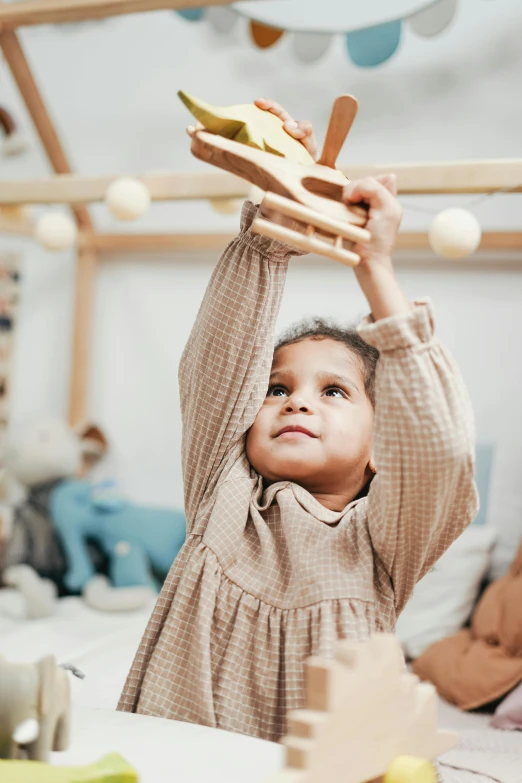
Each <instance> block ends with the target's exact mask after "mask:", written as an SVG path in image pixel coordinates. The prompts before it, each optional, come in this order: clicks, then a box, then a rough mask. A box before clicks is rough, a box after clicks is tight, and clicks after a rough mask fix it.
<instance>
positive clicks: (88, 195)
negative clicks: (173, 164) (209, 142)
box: [0, 171, 249, 205]
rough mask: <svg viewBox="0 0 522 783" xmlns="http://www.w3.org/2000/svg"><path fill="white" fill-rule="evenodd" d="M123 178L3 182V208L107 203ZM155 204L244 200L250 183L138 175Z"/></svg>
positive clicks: (208, 176)
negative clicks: (110, 191) (108, 194)
mask: <svg viewBox="0 0 522 783" xmlns="http://www.w3.org/2000/svg"><path fill="white" fill-rule="evenodd" d="M118 176H119V175H112V176H104V177H80V176H78V175H76V174H71V175H62V176H57V177H49V178H47V179H40V180H30V181H25V182H24V181H23V180H14V181H9V182H0V204H9V205H14V204H77V203H85V204H86V203H89V202H96V201H103V199H104V197H105V192H106V190H107V188H108V187H109V185H110V184H111V182H113V181H114V180H115V179H117V178H118ZM136 179H140V180H141V181H142V182H144V183H145V184H146V185H147V187H148V189H149V190H150V193H151V196H152V198H153V200H154V201H176V200H193V199H211V198H244V197H245V196H246V195H247V193H248V190H249V184H248V182H245V180H243V179H239V177H234V176H233V175H232V174H227V173H225V172H220V171H207V172H195V173H193V174H188V173H187V174H150V175H146V174H145V175H138V176H137V177H136Z"/></svg>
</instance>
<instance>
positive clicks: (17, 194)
mask: <svg viewBox="0 0 522 783" xmlns="http://www.w3.org/2000/svg"><path fill="white" fill-rule="evenodd" d="M343 170H344V171H345V173H346V174H349V176H350V178H351V179H353V178H355V177H363V176H371V175H374V174H376V173H386V172H388V171H390V172H395V173H397V175H398V180H399V191H400V194H402V195H414V194H416V195H433V194H452V193H493V192H495V191H498V190H509V192H512V193H521V192H522V158H516V159H512V160H510V159H505V160H482V161H468V162H460V161H455V162H449V163H419V164H413V163H411V164H410V163H408V164H405V163H395V164H380V165H379V164H377V165H375V166H357V167H352V168H350V167H343ZM119 176H122V175H119V174H113V175H109V176H107V175H105V176H102V177H82V176H80V175H77V174H61V175H58V176H56V177H49V178H46V179H39V180H27V181H23V180H15V181H4V182H0V205H1V204H9V205H13V204H79V203H90V202H97V201H103V199H104V196H105V192H106V190H107V188H108V186H109V185H110V184H111V182H113V181H114V180H115V179H117V178H118V177H119ZM135 176H136V179H140V180H141V181H142V182H144V183H145V184H146V185H147V187H148V189H149V190H150V193H151V196H152V199H153V200H154V201H177V200H197V199H217V198H227V199H228V198H245V197H246V196H247V194H248V192H249V190H250V187H251V186H250V184H249V183H248V182H247V181H246V180H243V179H240V178H239V177H235V176H233V175H232V174H228V173H227V172H221V171H212V170H210V171H204V172H201V171H198V172H193V173H182V174H176V173H173V172H165V173H164V174H141V175H140V174H138V175H135Z"/></svg>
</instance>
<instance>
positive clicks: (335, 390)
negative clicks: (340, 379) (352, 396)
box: [326, 386, 346, 397]
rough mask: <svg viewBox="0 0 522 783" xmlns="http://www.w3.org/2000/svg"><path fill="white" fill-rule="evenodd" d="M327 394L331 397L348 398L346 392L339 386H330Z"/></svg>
mask: <svg viewBox="0 0 522 783" xmlns="http://www.w3.org/2000/svg"><path fill="white" fill-rule="evenodd" d="M326 394H327V395H328V396H330V397H346V392H344V391H343V390H342V389H340V388H339V387H338V386H330V387H329V388H328V389H326Z"/></svg>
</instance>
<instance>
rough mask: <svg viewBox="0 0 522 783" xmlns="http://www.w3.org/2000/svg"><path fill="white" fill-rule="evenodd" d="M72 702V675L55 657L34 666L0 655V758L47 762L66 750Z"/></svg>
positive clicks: (44, 659) (47, 658) (43, 659)
mask: <svg viewBox="0 0 522 783" xmlns="http://www.w3.org/2000/svg"><path fill="white" fill-rule="evenodd" d="M70 701H71V699H70V689H69V675H68V674H67V672H66V671H64V669H62V668H61V667H59V666H57V665H56V661H55V659H54V657H53V656H52V655H50V656H47V657H46V658H42V660H41V661H38V663H35V664H29V663H27V664H26V663H10V662H9V661H7V660H6V659H5V658H4V657H3V656H0V758H4V759H16V758H20V757H23V756H24V755H25V756H26V757H27V759H29V760H36V761H47V759H48V756H49V753H50V751H51V750H66V749H67V747H68V745H69V721H70V708H71V706H70Z"/></svg>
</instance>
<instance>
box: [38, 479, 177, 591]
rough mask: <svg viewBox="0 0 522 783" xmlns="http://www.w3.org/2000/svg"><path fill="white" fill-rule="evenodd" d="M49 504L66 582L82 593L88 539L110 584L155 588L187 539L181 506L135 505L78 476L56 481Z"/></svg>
mask: <svg viewBox="0 0 522 783" xmlns="http://www.w3.org/2000/svg"><path fill="white" fill-rule="evenodd" d="M50 509H51V517H52V520H53V522H54V525H55V528H56V530H57V531H58V534H59V536H60V539H61V541H62V544H63V547H64V549H65V552H66V555H67V562H68V564H69V570H68V572H67V574H66V575H65V584H66V586H67V588H68V589H69V590H71V591H73V592H82V591H83V590H84V589H85V588H86V586H87V584H88V583H89V582H90V580H91V579H92V578H93V577H94V575H95V568H94V565H93V562H92V558H91V556H90V553H89V550H88V548H87V545H88V542H89V541H93V542H95V543H96V544H97V545H98V546H99V547H100V549H101V550H102V552H103V553H104V555H105V556H106V557H107V558H108V561H109V577H110V580H111V583H112V584H113V586H114V587H117V588H122V587H125V588H130V587H138V586H141V587H150V588H152V589H153V590H155V591H158V589H159V587H160V583H161V582H162V581H163V580H164V578H165V577H166V575H167V574H168V572H169V569H170V567H171V565H172V563H173V562H174V559H175V558H176V556H177V554H178V552H179V550H180V549H181V547H182V546H183V543H184V541H185V535H186V523H185V514H184V513H183V512H182V511H176V510H174V509H168V508H150V507H144V506H138V505H135V504H134V503H130V502H128V501H126V500H125V499H124V498H120V497H114V496H111V494H110V493H109V494H104V493H103V492H99V491H98V492H97V491H96V487H95V486H94V487H93V485H91V484H89V482H87V481H83V480H81V479H68V480H66V481H62V482H60V484H58V485H57V486H56V488H55V489H54V490H53V492H52V494H51V503H50Z"/></svg>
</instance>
